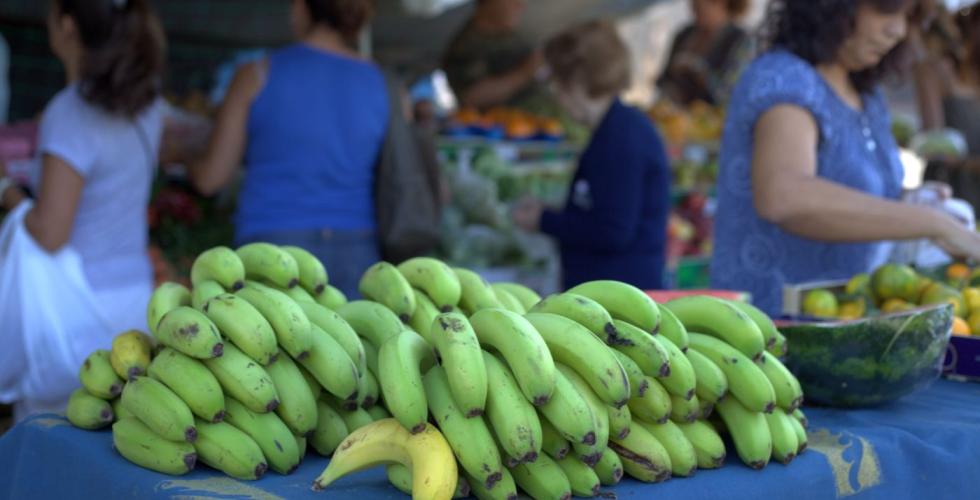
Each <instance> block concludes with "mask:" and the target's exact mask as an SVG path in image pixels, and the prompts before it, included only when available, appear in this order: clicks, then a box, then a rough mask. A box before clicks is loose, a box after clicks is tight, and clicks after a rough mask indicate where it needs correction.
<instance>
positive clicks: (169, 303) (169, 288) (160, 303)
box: [146, 281, 191, 335]
mask: <svg viewBox="0 0 980 500" xmlns="http://www.w3.org/2000/svg"><path fill="white" fill-rule="evenodd" d="M189 305H191V291H190V290H188V289H187V287H185V286H184V285H181V284H180V283H172V282H169V281H168V282H166V283H163V284H161V285H160V286H158V287H157V289H156V290H154V291H153V295H151V296H150V303H149V305H148V306H147V308H146V327H147V328H149V330H150V333H151V334H154V335H155V334H156V331H157V325H158V324H160V319H161V318H163V315H164V314H167V313H168V312H170V311H171V310H173V309H176V308H178V307H180V306H189Z"/></svg>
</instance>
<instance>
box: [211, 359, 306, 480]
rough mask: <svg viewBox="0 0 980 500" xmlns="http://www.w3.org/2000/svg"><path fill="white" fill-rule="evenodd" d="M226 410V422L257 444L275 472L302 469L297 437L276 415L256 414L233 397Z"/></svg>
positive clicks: (227, 402)
mask: <svg viewBox="0 0 980 500" xmlns="http://www.w3.org/2000/svg"><path fill="white" fill-rule="evenodd" d="M277 364H278V363H277ZM225 408H227V416H226V417H225V421H226V422H228V423H229V424H231V425H233V426H234V427H235V428H237V429H238V430H240V431H242V432H244V433H245V434H248V437H250V438H252V440H253V441H255V444H257V445H258V446H259V449H260V450H262V455H263V456H264V457H265V459H266V460H267V461H268V463H269V467H271V468H272V470H274V471H276V472H278V473H280V474H284V475H285V474H290V473H292V472H293V471H294V470H296V468H297V467H299V458H300V455H299V449H298V448H297V446H296V437H295V436H293V434H292V432H290V431H289V427H286V424H284V423H283V421H282V420H280V419H279V417H277V416H276V414H275V413H255V412H254V411H252V410H249V409H248V408H245V405H243V404H241V403H239V402H238V401H235V400H234V399H231V398H226V399H225Z"/></svg>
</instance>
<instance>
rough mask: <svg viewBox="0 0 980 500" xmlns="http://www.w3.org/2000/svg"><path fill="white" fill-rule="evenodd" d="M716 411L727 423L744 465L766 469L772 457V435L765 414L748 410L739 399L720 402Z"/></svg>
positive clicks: (726, 399)
mask: <svg viewBox="0 0 980 500" xmlns="http://www.w3.org/2000/svg"><path fill="white" fill-rule="evenodd" d="M715 410H717V411H718V414H719V415H721V419H722V420H723V421H724V422H725V427H727V428H728V433H729V434H731V436H732V440H733V441H734V442H735V451H737V452H738V457H739V458H740V459H742V463H744V464H745V465H748V466H749V467H751V468H753V469H761V468H763V467H765V466H766V464H768V463H769V458H770V457H771V456H772V435H771V434H770V432H769V424H767V423H766V417H765V416H764V414H763V413H760V412H757V411H751V410H749V409H747V408H746V407H745V406H743V405H742V403H739V402H738V399H737V398H725V399H723V400H721V401H719V402H718V404H717V405H715Z"/></svg>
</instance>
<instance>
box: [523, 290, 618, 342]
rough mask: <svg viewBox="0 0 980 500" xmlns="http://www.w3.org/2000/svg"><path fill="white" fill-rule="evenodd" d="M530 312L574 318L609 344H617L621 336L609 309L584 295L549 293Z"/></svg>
mask: <svg viewBox="0 0 980 500" xmlns="http://www.w3.org/2000/svg"><path fill="white" fill-rule="evenodd" d="M529 312H532V313H551V314H557V315H559V316H564V317H566V318H568V319H571V320H574V321H576V322H578V323H580V324H581V325H582V326H584V327H586V328H588V329H589V331H590V332H592V333H593V334H594V335H595V336H596V337H598V338H599V339H600V340H602V341H603V342H605V343H607V344H609V345H613V344H615V343H616V341H617V340H618V338H619V332H618V331H617V330H616V326H615V325H614V324H613V319H612V316H610V315H609V311H607V310H606V309H605V308H604V307H602V306H601V305H599V303H598V302H596V301H594V300H592V299H590V298H588V297H584V296H582V295H578V294H574V293H559V294H554V295H549V296H548V297H546V298H545V299H544V300H542V301H540V302H538V303H537V304H536V305H535V306H534V307H532V308H531V309H530V310H529Z"/></svg>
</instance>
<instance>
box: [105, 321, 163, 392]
mask: <svg viewBox="0 0 980 500" xmlns="http://www.w3.org/2000/svg"><path fill="white" fill-rule="evenodd" d="M152 351H153V344H152V343H151V341H150V338H149V337H147V336H146V334H144V333H143V332H139V331H136V330H130V331H128V332H124V333H120V334H119V335H116V337H115V338H114V339H112V351H111V352H110V353H109V364H110V365H111V366H112V369H113V370H114V371H115V372H116V375H119V376H120V377H122V378H123V379H124V380H132V379H133V378H136V377H138V376H140V375H143V374H144V373H146V368H147V367H148V366H150V357H151V356H152Z"/></svg>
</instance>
